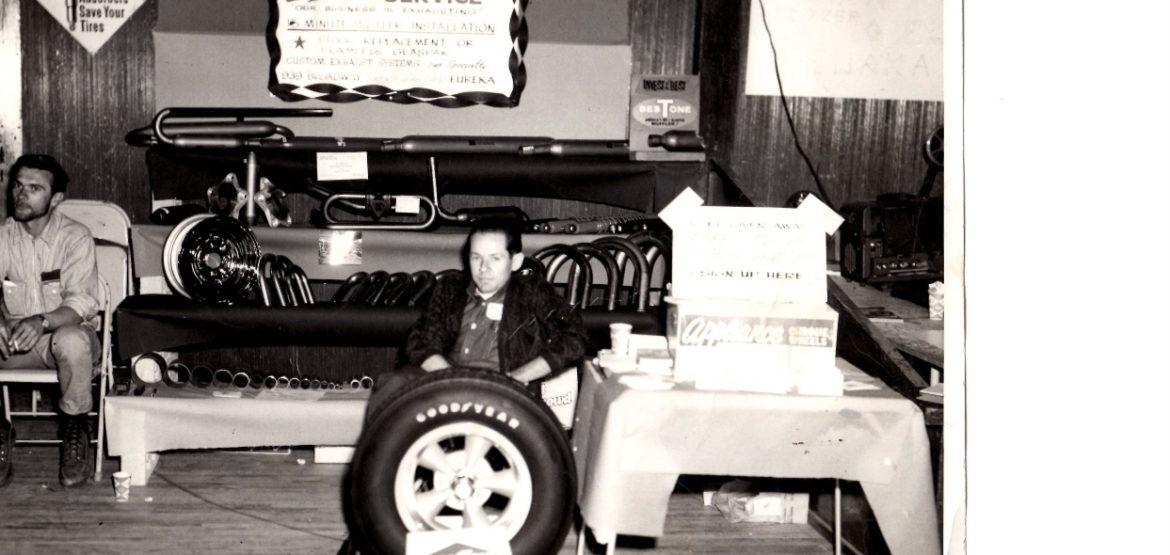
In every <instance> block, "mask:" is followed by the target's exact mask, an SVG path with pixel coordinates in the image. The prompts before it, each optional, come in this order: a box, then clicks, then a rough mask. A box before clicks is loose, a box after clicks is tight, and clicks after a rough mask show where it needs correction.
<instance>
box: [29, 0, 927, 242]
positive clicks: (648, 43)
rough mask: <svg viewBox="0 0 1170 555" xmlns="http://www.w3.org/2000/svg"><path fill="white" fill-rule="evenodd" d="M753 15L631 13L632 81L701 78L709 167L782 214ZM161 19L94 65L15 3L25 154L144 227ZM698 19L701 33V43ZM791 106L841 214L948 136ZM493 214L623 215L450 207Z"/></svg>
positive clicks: (905, 108) (150, 11) (775, 114)
mask: <svg viewBox="0 0 1170 555" xmlns="http://www.w3.org/2000/svg"><path fill="white" fill-rule="evenodd" d="M748 7H749V3H748V0H734V1H732V0H724V1H719V2H713V1H710V0H708V1H705V2H700V0H630V14H629V24H630V29H631V33H630V41H631V50H632V65H633V68H634V71H635V72H638V73H693V72H695V71H697V72H698V73H700V75H701V76H702V81H703V132H702V134H703V137H704V139H705V141H706V143H707V145H708V151H709V155H710V156H711V157H712V158H713V159H714V160H715V161H716V162H718V163H719V164H721V165H722V166H724V167H725V168H726V169H727V170H729V173H730V174H731V175H732V176H733V178H735V179H736V181H737V183H738V184H739V185H740V186H741V187H742V188H743V189H744V190H745V191H746V192H747V193H748V195H749V196H750V197H751V198H752V199H753V200H754V201H756V202H757V203H759V204H764V205H771V206H777V205H781V204H783V203H784V201H785V200H786V199H787V198H788V196H789V195H791V194H792V193H793V192H795V191H798V190H802V189H811V188H813V186H814V185H813V181H812V178H811V176H810V174H809V171H808V169H807V168H805V166H804V162H803V161H802V160H801V159H800V157H799V155H798V154H797V152H796V148H795V146H794V144H793V141H792V136H791V133H790V131H789V130H788V128H787V124H786V122H785V121H784V114H783V111H782V109H781V105H780V102H779V99H778V98H776V97H755V96H753V97H748V96H744V95H743V93H742V91H743V71H744V65H745V55H746V53H745V47H746V39H747V16H748ZM157 11H158V7H157V3H156V0H147V2H146V3H145V4H144V5H143V6H142V7H141V8H140V9H139V10H138V12H137V13H135V14H134V16H133V17H131V18H130V19H129V20H128V21H127V22H126V24H125V25H124V26H123V28H122V29H120V30H119V31H118V32H117V33H116V34H115V35H114V36H113V37H112V38H111V39H110V41H109V42H108V43H107V44H106V45H105V46H104V47H103V48H102V49H101V50H99V51H98V52H97V54H95V55H93V56H90V55H89V54H88V53H86V51H85V49H84V48H82V47H81V46H80V45H79V44H77V43H76V41H74V40H73V38H72V37H70V36H69V35H68V33H66V32H65V30H64V29H62V28H61V26H60V25H59V24H57V23H56V22H55V21H54V20H53V19H52V17H51V16H50V15H49V14H48V13H47V12H45V11H44V9H42V8H41V7H40V5H39V4H38V3H36V2H35V1H34V0H23V1H22V2H21V35H22V42H23V55H22V79H23V82H24V94H23V102H22V109H23V114H24V116H23V117H24V128H23V142H24V150H25V151H26V152H47V153H50V154H53V155H55V156H58V157H59V158H60V159H61V160H62V161H63V163H64V164H65V165H66V167H67V168H68V169H69V170H70V171H71V173H72V174H73V175H74V177H75V186H74V189H73V191H72V193H71V194H72V195H73V196H76V197H79V198H80V197H88V198H97V199H102V200H110V201H113V202H116V203H118V204H119V205H121V206H123V207H124V208H125V209H126V210H127V211H128V212H129V213H130V215H131V218H132V219H133V220H134V221H136V222H144V221H145V220H146V216H147V215H148V214H149V198H150V197H149V189H148V187H149V186H148V183H147V176H146V167H145V163H144V162H143V159H144V155H143V151H142V150H141V149H137V148H132V147H129V146H127V145H126V144H125V143H124V141H123V139H122V137H123V135H125V133H126V132H127V131H128V130H130V129H133V128H136V127H140V126H142V125H145V124H146V123H147V122H149V120H150V118H151V117H152V116H153V110H154V80H153V79H154V76H153V70H152V67H153V65H154V50H153V49H154V45H153V43H152V41H151V33H152V31H153V30H154V22H155V20H156V18H157ZM700 16H701V17H700ZM700 19H701V29H702V31H703V32H702V33H701V34H697V33H696V25H698V24H699V22H700ZM696 41H698V45H699V48H698V52H699V56H698V60H699V65H698V67H697V68H695V67H693V66H694V56H695V45H696ZM788 100H789V105H790V108H791V110H792V112H793V117H794V119H795V121H796V127H797V132H798V134H799V136H800V139H801V142H802V144H803V145H804V147H805V150H806V152H807V153H808V154H809V156H810V157H811V158H812V160H813V162H814V164H817V167H818V168H819V171H820V175H821V176H822V182H823V183H824V184H825V186H826V187H827V189H828V191H829V194H830V195H831V197H832V200H834V201H835V203H837V204H840V203H842V202H845V201H848V200H864V199H870V198H873V197H875V196H876V195H877V194H879V193H883V192H892V191H904V192H914V191H917V189H918V186H919V185H920V182H921V180H922V177H923V175H924V174H925V172H926V165H925V162H923V160H922V157H921V155H920V148H921V144H922V142H923V141H924V140H925V139H926V136H927V135H928V134H929V133H930V132H931V131H932V130H933V129H934V128H935V127H936V126H938V125H940V124H941V122H942V103H940V102H921V101H895V100H862V99H832V98H789V99H788ZM936 194H937V193H936ZM494 203H508V204H518V205H520V206H522V207H524V208H526V209H528V210H530V212H532V213H534V214H539V215H541V216H544V217H551V216H567V215H570V214H574V213H587V214H590V215H605V214H611V213H615V212H620V209H611V208H608V207H594V206H586V205H583V204H582V203H567V202H562V201H552V200H531V201H530V200H519V199H452V202H451V207H452V208H458V207H462V206H469V205H471V206H478V205H487V204H494Z"/></svg>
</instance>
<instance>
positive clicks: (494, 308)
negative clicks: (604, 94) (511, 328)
mask: <svg viewBox="0 0 1170 555" xmlns="http://www.w3.org/2000/svg"><path fill="white" fill-rule="evenodd" d="M484 315H485V316H487V319H488V320H497V321H498V320H499V319H500V318H503V317H504V303H488V304H487V311H486V312H485V313H484Z"/></svg>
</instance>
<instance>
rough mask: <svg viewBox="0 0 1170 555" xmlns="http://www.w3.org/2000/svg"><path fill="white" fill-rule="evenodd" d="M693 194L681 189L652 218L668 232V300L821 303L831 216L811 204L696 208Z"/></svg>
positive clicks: (836, 221)
mask: <svg viewBox="0 0 1170 555" xmlns="http://www.w3.org/2000/svg"><path fill="white" fill-rule="evenodd" d="M696 197H697V195H694V194H693V192H690V193H688V192H687V191H684V192H683V193H682V194H680V195H679V197H678V198H676V200H675V201H672V202H671V204H670V205H667V207H666V208H664V209H663V210H662V211H661V212H660V213H659V217H661V218H662V219H663V221H665V222H666V223H667V224H668V225H670V227H671V229H672V231H673V235H674V248H673V249H672V251H673V253H674V254H673V262H672V263H673V266H672V274H673V285H672V295H673V296H675V297H680V298H688V299H712V298H720V299H742V300H753V301H759V302H769V303H777V302H779V303H823V302H825V300H826V298H827V287H828V285H827V283H826V278H825V260H826V257H825V234H826V233H832V231H833V230H834V229H836V226H837V225H839V224H840V219H839V218H836V219H834V218H826V214H825V213H824V211H823V209H822V208H821V207H822V206H823V205H821V206H817V205H816V204H815V203H814V204H809V203H805V204H802V205H801V207H800V208H763V207H757V208H744V207H731V206H698V205H696V204H695V201H696ZM676 202H677V203H678V204H675V203H676ZM806 204H807V205H808V206H807V207H806V206H805V205H806ZM830 212H831V211H830Z"/></svg>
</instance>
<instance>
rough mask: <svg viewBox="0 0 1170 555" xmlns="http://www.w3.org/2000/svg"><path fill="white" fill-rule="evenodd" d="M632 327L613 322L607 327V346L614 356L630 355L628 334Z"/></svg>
mask: <svg viewBox="0 0 1170 555" xmlns="http://www.w3.org/2000/svg"><path fill="white" fill-rule="evenodd" d="M633 329H634V326H633V325H631V324H626V323H624V322H614V323H612V324H610V325H609V345H610V349H612V350H613V352H614V354H617V355H628V354H630V333H632V332H633Z"/></svg>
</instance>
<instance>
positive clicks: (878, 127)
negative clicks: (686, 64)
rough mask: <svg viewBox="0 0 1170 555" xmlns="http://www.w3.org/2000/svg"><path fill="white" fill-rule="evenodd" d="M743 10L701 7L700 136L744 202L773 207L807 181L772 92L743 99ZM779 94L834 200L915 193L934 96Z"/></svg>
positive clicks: (727, 5) (936, 116) (938, 112)
mask: <svg viewBox="0 0 1170 555" xmlns="http://www.w3.org/2000/svg"><path fill="white" fill-rule="evenodd" d="M749 7H750V0H736V1H724V2H711V1H708V2H704V3H703V4H702V14H703V15H702V21H703V27H702V29H703V33H702V36H701V39H700V48H701V55H700V60H701V61H700V70H699V74H700V75H701V77H702V80H703V85H704V88H703V103H702V106H703V118H704V120H703V124H702V125H703V137H704V139H705V140H706V143H707V144H708V145H709V149H708V150H709V154H710V156H711V157H712V158H713V159H714V160H715V161H716V162H717V163H719V164H720V165H721V166H723V167H724V168H725V169H727V170H728V173H729V174H731V175H732V177H733V178H735V180H736V182H737V183H738V184H739V186H740V188H742V189H743V190H744V192H746V193H747V195H748V196H749V197H750V198H751V199H752V200H753V201H755V202H756V203H757V204H761V205H767V206H782V205H783V204H784V203H785V201H787V199H788V197H789V196H791V195H792V194H793V193H795V192H797V191H800V190H815V188H816V185H815V182H814V180H813V178H812V174H811V173H810V171H809V169H808V168H807V167H806V165H805V162H804V161H803V160H802V159H801V157H800V155H799V153H798V151H797V148H796V144H795V143H794V141H793V136H792V132H791V130H790V129H789V127H788V123H787V121H786V119H785V114H784V109H783V105H782V104H781V103H780V98H779V97H765V96H746V95H744V92H743V91H744V85H743V81H744V78H743V76H744V71H745V67H746V47H747V29H748V13H749V11H748V10H749ZM782 71H783V68H781V78H783V73H782ZM787 100H788V106H789V110H790V112H791V114H792V118H793V121H794V124H795V127H796V132H797V137H798V138H799V140H800V144H801V146H802V147H803V149H804V151H805V153H806V154H807V155H808V157H809V159H810V160H811V162H812V164H813V166H814V168H816V170H817V172H818V175H819V176H820V178H821V182H822V184H823V185H824V187H825V189H826V191H827V193H828V195H829V197H830V200H832V201H833V203H834V205H835V206H839V205H840V204H842V203H844V202H848V201H858V200H870V199H873V198H875V197H876V196H877V195H878V194H881V193H888V192H907V193H916V192H917V191H918V189H919V186H920V185H921V183H922V180H923V177H924V176H925V175H926V171H927V166H926V162H925V161H924V160H923V158H922V153H921V152H922V146H923V144H924V143H925V141H926V139H927V137H928V136H929V135H930V133H931V132H932V131H933V130H934V129H935V128H936V127H938V126H940V125H942V114H943V112H942V103H941V102H926V101H907V100H874V99H853V98H848V99H847V98H808V97H789V98H788V99H787ZM939 183H941V180H940V181H939ZM935 194H941V185H939V186H938V187H937V189H936V191H935Z"/></svg>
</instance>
